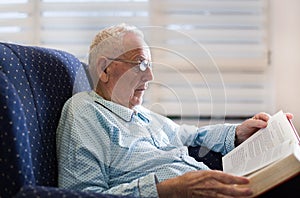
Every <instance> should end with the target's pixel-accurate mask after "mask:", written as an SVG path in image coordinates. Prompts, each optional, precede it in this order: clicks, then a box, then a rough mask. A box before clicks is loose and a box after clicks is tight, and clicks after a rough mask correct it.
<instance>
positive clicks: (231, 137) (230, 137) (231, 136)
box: [225, 124, 238, 153]
mask: <svg viewBox="0 0 300 198" xmlns="http://www.w3.org/2000/svg"><path fill="white" fill-rule="evenodd" d="M237 126H238V124H230V128H229V130H228V133H227V137H226V139H225V149H226V151H227V153H229V152H230V151H232V150H233V149H234V148H235V145H234V141H235V131H236V127H237Z"/></svg>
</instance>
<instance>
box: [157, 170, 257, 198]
mask: <svg viewBox="0 0 300 198" xmlns="http://www.w3.org/2000/svg"><path fill="white" fill-rule="evenodd" d="M248 183H249V180H248V179H247V178H245V177H238V176H233V175H230V174H227V173H224V172H222V171H217V170H202V171H192V172H188V173H185V174H183V175H182V176H178V177H175V178H171V179H168V180H165V181H163V182H160V183H158V184H157V191H158V194H159V197H160V198H165V197H166V198H191V197H193V198H194V197H195V198H196V197H212V198H216V197H247V196H251V195H252V191H251V189H250V188H248V187H241V186H238V185H239V184H241V185H242V184H248Z"/></svg>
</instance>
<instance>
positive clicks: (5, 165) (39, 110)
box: [0, 43, 91, 197]
mask: <svg viewBox="0 0 300 198" xmlns="http://www.w3.org/2000/svg"><path fill="white" fill-rule="evenodd" d="M90 89H91V88H90V85H89V82H88V78H87V76H86V73H85V68H84V67H83V65H82V63H81V62H80V61H79V60H78V59H77V58H76V57H75V56H73V55H71V54H69V53H67V52H64V51H59V50H55V49H49V48H42V47H36V46H24V45H18V44H9V43H0V141H1V142H0V144H1V146H0V148H1V153H0V186H1V188H0V197H11V196H12V195H14V194H15V193H16V192H17V191H18V190H19V188H20V187H22V186H23V185H26V184H27V185H28V184H31V185H40V186H57V161H56V144H55V133H56V127H57V125H58V121H59V118H60V113H61V110H62V107H63V104H64V103H65V101H66V100H67V99H68V98H70V97H71V96H72V95H73V94H74V93H76V92H79V91H83V90H90Z"/></svg>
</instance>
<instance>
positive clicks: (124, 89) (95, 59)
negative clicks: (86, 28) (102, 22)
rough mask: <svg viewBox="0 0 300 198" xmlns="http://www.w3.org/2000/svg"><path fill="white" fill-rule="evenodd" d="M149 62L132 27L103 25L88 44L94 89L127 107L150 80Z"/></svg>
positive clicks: (136, 100)
mask: <svg viewBox="0 0 300 198" xmlns="http://www.w3.org/2000/svg"><path fill="white" fill-rule="evenodd" d="M150 63H151V54H150V50H149V47H148V46H147V44H146V43H145V41H144V39H143V33H142V32H141V31H140V30H138V29H137V28H136V27H134V26H128V25H126V24H120V25H116V26H112V27H109V28H106V29H104V30H102V31H100V32H99V33H98V34H97V35H96V37H95V38H94V40H93V42H92V44H91V46H90V53H89V69H90V73H91V77H92V79H93V83H94V89H95V91H96V92H97V93H98V94H99V95H101V96H102V97H103V98H105V99H107V100H111V101H113V102H116V103H118V104H121V105H123V106H126V107H128V108H133V107H134V106H136V105H139V104H141V103H142V101H143V95H144V91H145V90H146V89H147V87H148V82H149V81H151V80H152V79H153V74H152V69H151V68H150ZM143 70H144V71H143Z"/></svg>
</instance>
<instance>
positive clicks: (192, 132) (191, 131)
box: [177, 124, 237, 155]
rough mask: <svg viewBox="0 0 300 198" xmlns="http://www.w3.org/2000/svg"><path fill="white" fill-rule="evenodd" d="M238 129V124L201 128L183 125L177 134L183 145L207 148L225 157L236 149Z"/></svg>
mask: <svg viewBox="0 0 300 198" xmlns="http://www.w3.org/2000/svg"><path fill="white" fill-rule="evenodd" d="M236 127H237V124H217V125H209V126H203V127H200V128H197V127H195V126H189V125H181V126H180V127H179V129H178V133H177V134H178V136H179V139H180V140H181V141H182V143H183V145H186V146H205V147H207V148H208V149H211V150H213V151H215V152H220V153H222V154H223V155H225V154H227V153H228V152H230V151H231V150H232V149H234V148H235V145H234V140H235V130H236Z"/></svg>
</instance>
